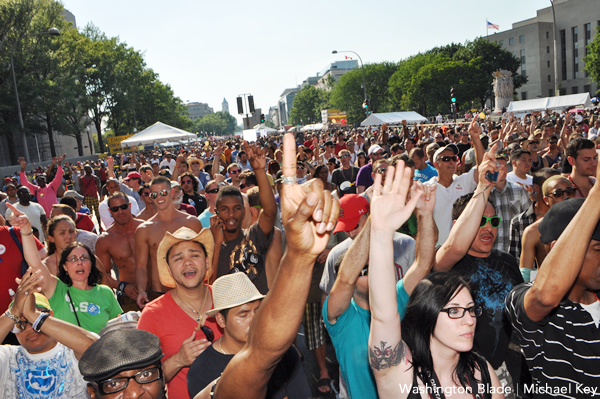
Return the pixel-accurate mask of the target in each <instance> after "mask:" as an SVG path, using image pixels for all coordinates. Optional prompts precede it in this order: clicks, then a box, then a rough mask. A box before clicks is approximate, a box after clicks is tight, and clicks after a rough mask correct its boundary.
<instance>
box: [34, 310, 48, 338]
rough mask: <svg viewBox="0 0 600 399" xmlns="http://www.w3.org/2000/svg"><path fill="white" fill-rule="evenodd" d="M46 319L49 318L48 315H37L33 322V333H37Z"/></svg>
mask: <svg viewBox="0 0 600 399" xmlns="http://www.w3.org/2000/svg"><path fill="white" fill-rule="evenodd" d="M48 317H50V313H46V312H44V313H42V314H41V315H39V316H38V318H37V319H36V320H35V321H34V322H33V326H32V328H33V331H35V332H38V333H39V332H40V329H41V328H42V324H44V322H45V321H46V319H47V318H48Z"/></svg>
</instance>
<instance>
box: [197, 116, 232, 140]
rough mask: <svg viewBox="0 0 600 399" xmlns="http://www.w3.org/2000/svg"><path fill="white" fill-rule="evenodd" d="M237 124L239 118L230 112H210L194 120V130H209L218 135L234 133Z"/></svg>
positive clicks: (209, 132) (210, 132)
mask: <svg viewBox="0 0 600 399" xmlns="http://www.w3.org/2000/svg"><path fill="white" fill-rule="evenodd" d="M236 125H237V120H236V119H235V117H234V116H232V115H231V114H229V113H228V112H222V111H220V112H216V113H214V114H208V115H206V116H204V117H202V118H198V119H195V120H194V121H193V126H192V130H193V131H194V132H196V133H200V132H207V133H208V134H213V135H216V136H226V135H232V134H233V133H234V132H235V130H236V127H237V126H236Z"/></svg>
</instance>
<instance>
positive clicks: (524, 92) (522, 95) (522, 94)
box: [521, 91, 527, 100]
mask: <svg viewBox="0 0 600 399" xmlns="http://www.w3.org/2000/svg"><path fill="white" fill-rule="evenodd" d="M521 100H527V92H526V91H522V92H521Z"/></svg>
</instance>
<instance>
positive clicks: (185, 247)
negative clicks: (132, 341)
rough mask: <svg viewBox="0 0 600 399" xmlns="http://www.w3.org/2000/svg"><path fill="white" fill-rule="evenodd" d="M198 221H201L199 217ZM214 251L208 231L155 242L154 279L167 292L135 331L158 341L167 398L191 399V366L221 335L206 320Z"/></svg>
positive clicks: (212, 320)
mask: <svg viewBox="0 0 600 399" xmlns="http://www.w3.org/2000/svg"><path fill="white" fill-rule="evenodd" d="M155 186H156V185H153V187H155ZM159 208H160V207H159ZM159 212H160V211H159ZM196 222H198V224H199V223H200V222H199V221H198V219H196ZM214 247H215V243H214V240H213V237H212V234H211V232H210V230H208V229H203V230H202V231H201V232H200V233H197V232H196V230H192V229H189V228H187V227H181V228H180V229H178V230H177V231H175V232H174V233H173V234H171V233H170V232H167V233H166V234H164V238H163V239H162V240H161V241H160V243H159V244H158V250H157V256H156V259H157V263H158V264H157V270H156V275H157V277H158V278H159V279H160V283H161V284H162V285H163V286H165V287H167V288H168V289H171V290H170V291H169V292H167V293H166V294H165V295H163V296H161V297H160V298H158V299H156V300H155V301H152V302H151V303H149V304H148V305H146V307H145V308H144V311H143V312H142V315H141V316H140V319H139V321H138V328H139V329H140V330H145V331H148V332H151V333H152V334H154V335H156V336H157V337H158V338H159V339H160V346H161V348H162V350H163V352H164V354H165V359H166V360H165V361H163V363H162V371H163V372H164V378H165V381H166V383H167V395H168V397H169V398H177V399H186V398H187V399H189V397H190V396H189V394H188V390H187V373H188V371H189V367H190V365H191V364H192V363H193V361H194V360H195V359H196V357H197V356H198V355H200V354H201V353H202V352H203V351H204V350H205V349H206V348H207V347H208V346H209V345H210V343H211V342H213V341H215V340H216V339H219V338H220V337H221V335H222V334H223V330H222V329H221V327H220V326H219V325H218V324H217V322H216V320H215V318H214V317H209V316H207V312H208V311H209V310H211V309H213V307H214V306H213V295H212V290H211V288H210V287H209V286H208V285H207V284H205V283H204V278H205V276H206V272H207V270H208V267H209V265H210V264H211V260H212V256H213V253H214V250H215V248H214Z"/></svg>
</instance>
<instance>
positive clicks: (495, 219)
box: [479, 216, 502, 228]
mask: <svg viewBox="0 0 600 399" xmlns="http://www.w3.org/2000/svg"><path fill="white" fill-rule="evenodd" d="M501 221H502V217H500V216H490V217H488V216H482V217H481V224H480V225H479V227H483V226H485V225H486V224H487V222H490V226H492V227H494V228H496V227H498V226H500V222H501Z"/></svg>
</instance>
